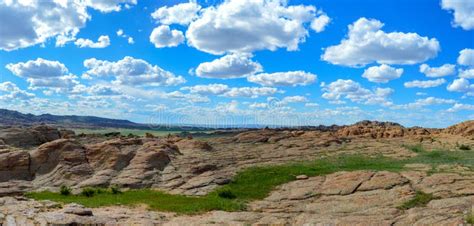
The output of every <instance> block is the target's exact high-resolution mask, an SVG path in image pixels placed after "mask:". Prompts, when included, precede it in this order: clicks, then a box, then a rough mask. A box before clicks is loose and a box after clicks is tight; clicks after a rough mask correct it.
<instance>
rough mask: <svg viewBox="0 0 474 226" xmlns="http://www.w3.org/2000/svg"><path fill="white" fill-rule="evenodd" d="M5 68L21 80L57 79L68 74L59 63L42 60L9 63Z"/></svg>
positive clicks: (64, 67)
mask: <svg viewBox="0 0 474 226" xmlns="http://www.w3.org/2000/svg"><path fill="white" fill-rule="evenodd" d="M6 68H7V69H8V70H10V71H11V72H12V73H13V74H15V75H17V76H20V77H23V78H47V77H59V76H62V75H64V74H65V73H67V72H68V69H67V68H66V66H64V64H62V63H61V62H59V61H50V60H45V59H43V58H37V59H36V60H29V61H27V62H19V63H16V64H13V63H10V64H7V65H6Z"/></svg>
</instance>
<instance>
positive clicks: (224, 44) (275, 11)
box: [186, 0, 323, 54]
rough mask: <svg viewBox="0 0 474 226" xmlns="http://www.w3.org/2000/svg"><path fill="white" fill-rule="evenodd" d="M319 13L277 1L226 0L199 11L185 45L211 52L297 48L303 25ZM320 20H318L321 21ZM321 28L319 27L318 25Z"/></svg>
mask: <svg viewBox="0 0 474 226" xmlns="http://www.w3.org/2000/svg"><path fill="white" fill-rule="evenodd" d="M317 14H323V12H320V11H317V10H316V8H315V7H314V6H303V5H296V6H287V5H286V1H279V0H260V1H254V0H227V1H224V2H223V3H222V4H220V5H218V6H211V7H208V8H205V9H203V10H202V11H201V13H200V15H199V17H198V18H197V19H196V20H193V21H192V22H191V23H190V24H189V27H188V30H187V32H186V38H187V39H188V45H190V46H192V47H195V48H196V49H198V50H201V51H204V52H207V53H211V54H224V53H231V52H252V51H255V50H263V49H268V50H276V49H278V48H286V49H287V50H289V51H293V50H297V49H298V44H299V43H302V42H304V41H305V38H306V37H307V36H308V30H307V28H306V27H307V25H308V24H309V23H310V22H311V21H312V20H313V19H314V18H315V17H316V15H317ZM321 23H322V22H321ZM321 29H322V28H321Z"/></svg>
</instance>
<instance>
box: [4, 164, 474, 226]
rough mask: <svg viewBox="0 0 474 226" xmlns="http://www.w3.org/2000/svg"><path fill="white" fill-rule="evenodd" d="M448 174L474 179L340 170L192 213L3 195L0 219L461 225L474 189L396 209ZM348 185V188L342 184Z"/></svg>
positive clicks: (105, 222) (25, 221)
mask: <svg viewBox="0 0 474 226" xmlns="http://www.w3.org/2000/svg"><path fill="white" fill-rule="evenodd" d="M415 174H417V175H415ZM450 177H454V178H455V179H454V180H455V181H456V180H459V181H471V182H472V181H474V177H473V176H459V175H456V176H455V175H449V174H433V175H430V176H428V175H426V174H423V173H417V172H415V171H407V172H402V173H395V172H387V171H382V172H375V171H374V172H373V171H354V172H338V173H334V174H329V175H326V176H316V177H309V178H305V179H304V180H296V181H292V182H290V183H287V184H283V185H281V186H279V187H277V188H276V189H275V190H274V191H273V192H271V194H270V195H269V196H268V197H267V198H265V199H263V200H259V201H254V202H251V203H249V206H248V208H247V209H246V210H244V211H239V212H224V211H211V212H208V213H203V214H195V215H177V214H174V213H162V212H155V211H149V210H146V209H143V208H140V207H136V208H132V207H125V206H115V207H100V208H93V209H90V208H86V207H84V206H81V205H78V204H74V203H72V204H67V205H64V206H61V205H59V204H57V203H54V202H51V201H34V200H28V199H24V198H13V197H4V198H0V224H2V223H4V224H5V222H8V223H9V224H16V225H40V224H48V225H51V224H53V225H54V224H61V225H64V224H74V225H465V224H466V216H467V215H468V214H472V213H473V212H472V206H473V205H474V195H473V194H469V193H462V194H461V193H458V194H456V195H453V196H438V195H437V193H435V194H436V197H437V198H436V199H433V200H431V201H429V202H428V203H427V204H426V205H425V206H419V207H414V208H411V209H408V210H402V209H400V208H399V206H401V205H402V204H403V203H405V202H407V201H409V200H411V199H412V198H413V197H414V196H415V193H416V191H418V190H420V189H421V190H420V191H425V192H428V191H429V190H423V189H432V190H438V191H441V190H445V188H444V185H445V184H446V183H450V182H451V181H452V180H450V179H449V178H450ZM421 184H424V185H421ZM346 185H347V187H348V189H345V188H343V187H344V186H346ZM414 185H420V186H421V187H417V186H414ZM425 185H426V186H425ZM454 190H457V189H456V188H455V189H454ZM327 191H334V192H327ZM336 191H337V192H336ZM341 191H343V192H341ZM8 223H7V225H8Z"/></svg>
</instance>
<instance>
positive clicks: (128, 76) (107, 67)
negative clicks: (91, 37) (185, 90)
mask: <svg viewBox="0 0 474 226" xmlns="http://www.w3.org/2000/svg"><path fill="white" fill-rule="evenodd" d="M84 67H86V68H88V69H89V70H88V71H87V72H86V74H88V75H93V76H99V77H102V76H114V77H115V78H116V80H115V81H114V83H116V84H122V85H138V86H141V85H150V86H173V85H178V84H181V83H184V82H185V81H186V80H185V79H184V78H183V77H181V76H176V75H174V74H173V73H171V72H169V71H165V70H163V69H162V68H160V67H158V66H156V65H151V64H150V63H148V62H146V61H145V60H142V59H135V58H133V57H130V56H126V57H124V58H123V59H122V60H119V61H115V62H111V61H106V60H97V59H96V58H91V59H87V60H85V61H84Z"/></svg>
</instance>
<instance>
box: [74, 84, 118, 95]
mask: <svg viewBox="0 0 474 226" xmlns="http://www.w3.org/2000/svg"><path fill="white" fill-rule="evenodd" d="M71 93H73V94H85V93H88V94H90V95H92V96H115V95H120V94H121V92H120V90H119V89H118V88H116V87H112V86H109V85H102V84H97V85H93V86H90V87H86V86H84V85H77V86H75V87H74V89H73V90H72V92H71Z"/></svg>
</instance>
